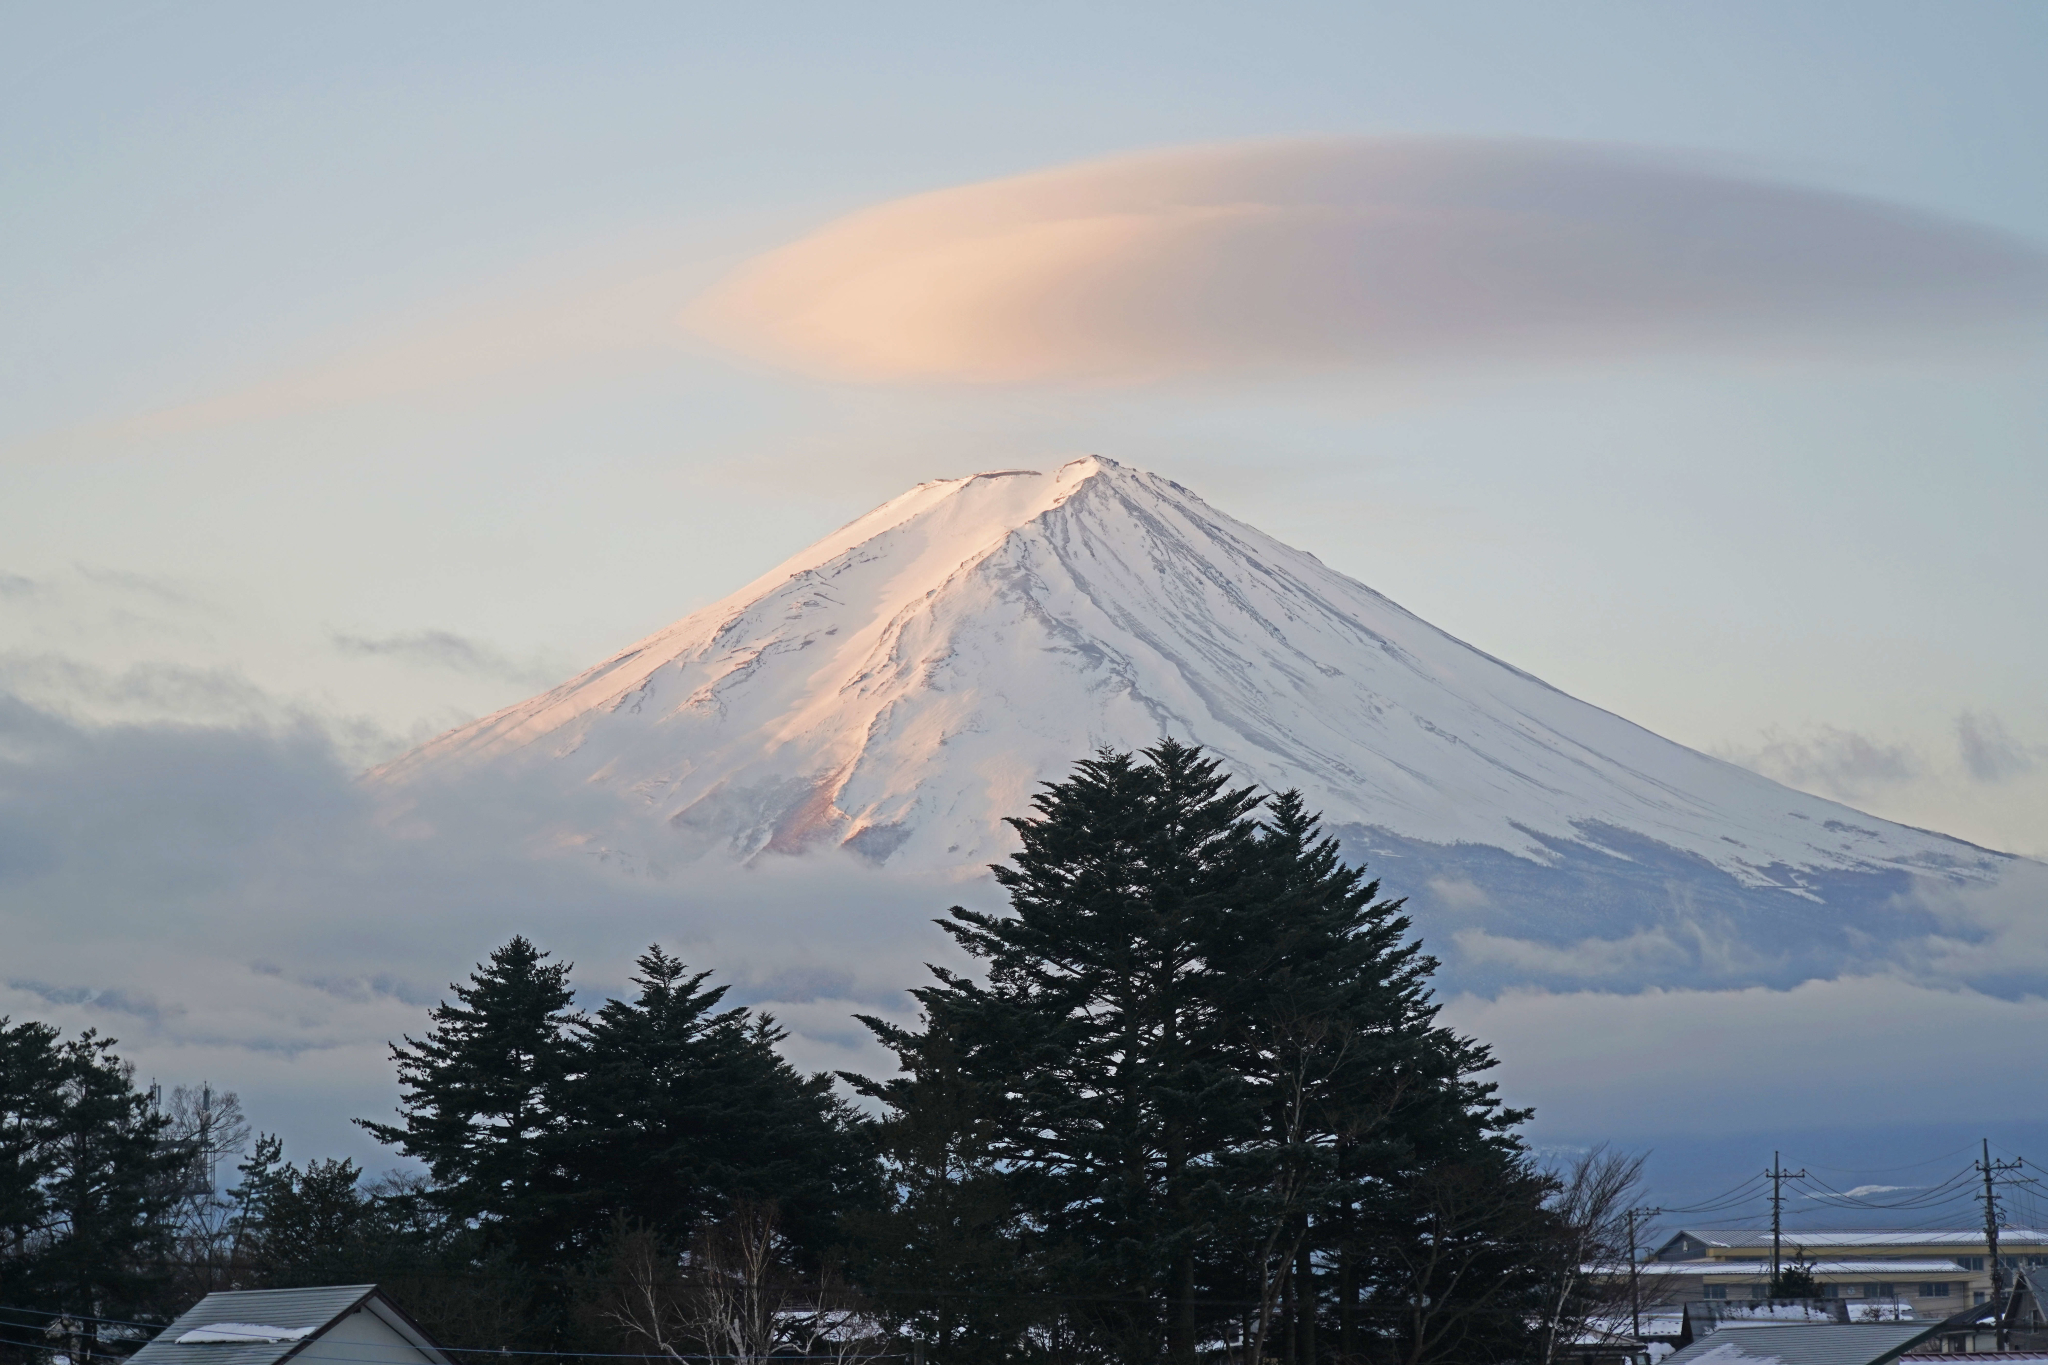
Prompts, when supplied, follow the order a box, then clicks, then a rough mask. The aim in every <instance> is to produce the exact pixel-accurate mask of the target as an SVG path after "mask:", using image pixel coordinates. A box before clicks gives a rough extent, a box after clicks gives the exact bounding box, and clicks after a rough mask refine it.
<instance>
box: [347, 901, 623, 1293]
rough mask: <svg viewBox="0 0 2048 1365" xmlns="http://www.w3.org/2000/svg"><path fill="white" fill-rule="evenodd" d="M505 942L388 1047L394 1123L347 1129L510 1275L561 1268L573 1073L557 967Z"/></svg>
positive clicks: (569, 999)
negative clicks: (390, 1149)
mask: <svg viewBox="0 0 2048 1365" xmlns="http://www.w3.org/2000/svg"><path fill="white" fill-rule="evenodd" d="M547 956H548V955H547V954H546V953H543V952H541V951H540V950H539V949H538V948H536V947H534V945H533V944H532V943H531V942H529V941H528V940H527V939H526V938H525V937H524V936H516V937H514V938H513V939H512V940H511V941H510V942H509V943H507V944H506V945H505V946H504V947H502V948H499V949H498V950H497V951H496V952H494V953H492V954H491V959H490V962H489V964H488V965H479V966H478V968H477V970H476V971H475V972H474V973H472V974H471V976H470V980H469V984H468V985H466V986H450V987H449V989H450V990H452V991H454V993H455V1003H454V1004H449V1003H448V1002H446V1001H443V1002H442V1003H441V1004H440V1005H438V1006H436V1007H435V1008H434V1010H433V1012H432V1014H431V1016H430V1017H431V1018H432V1020H433V1028H432V1029H431V1030H430V1031H429V1032H428V1034H427V1036H426V1038H425V1039H424V1040H420V1039H415V1038H411V1037H407V1038H406V1040H405V1045H404V1046H399V1045H395V1044H394V1045H393V1047H392V1049H391V1055H392V1058H393V1060H394V1061H396V1062H397V1064H398V1077H399V1082H400V1084H401V1085H402V1086H403V1087H404V1089H405V1095H404V1098H403V1099H402V1100H401V1101H400V1105H399V1112H400V1115H401V1117H402V1119H403V1122H402V1123H400V1124H387V1123H375V1122H372V1121H370V1120H368V1119H357V1120H356V1122H357V1123H358V1124H360V1125H361V1126H362V1127H364V1128H365V1129H367V1130H369V1132H370V1133H372V1134H373V1135H375V1136H376V1137H377V1139H378V1140H379V1141H382V1142H386V1143H390V1144H391V1145H392V1146H394V1147H397V1148H398V1149H399V1150H400V1151H402V1152H404V1153H405V1154H406V1155H407V1156H410V1157H415V1158H417V1159H418V1160H420V1161H422V1162H424V1163H425V1164H426V1167H427V1170H428V1171H429V1173H430V1174H431V1175H432V1178H433V1185H432V1194H431V1199H432V1201H433V1202H434V1203H435V1204H436V1205H437V1206H438V1207H439V1208H441V1209H442V1210H443V1211H444V1212H445V1213H446V1214H447V1215H448V1216H449V1217H451V1218H452V1219H454V1220H456V1221H457V1222H458V1223H461V1224H466V1225H472V1226H475V1227H476V1228H478V1229H479V1230H480V1231H481V1232H482V1233H483V1235H484V1237H485V1240H486V1243H487V1244H488V1245H491V1246H493V1247H501V1248H503V1249H505V1250H506V1251H507V1252H509V1253H510V1254H511V1255H512V1256H513V1258H514V1259H515V1260H516V1261H517V1262H518V1263H519V1264H521V1265H525V1266H534V1267H538V1266H547V1265H552V1264H555V1263H557V1262H558V1261H559V1260H560V1259H561V1254H562V1252H563V1249H564V1247H565V1245H566V1243H567V1241H568V1240H569V1238H568V1230H567V1227H566V1223H567V1214H566V1211H565V1209H564V1203H565V1198H566V1194H567V1181H566V1178H565V1176H564V1173H563V1168H562V1162H563V1150H564V1145H565V1132H566V1128H567V1115H566V1113H565V1104H564V1099H565V1095H566V1092H567V1090H568V1087H569V1083H570V1081H571V1079H572V1078H573V1077H574V1076H575V1075H576V1074H577V1073H578V1071H579V1069H580V1067H581V1064H582V1052H583V1049H582V1045H581V1043H580V1041H579V1039H578V1025H579V1024H580V1023H581V1022H582V1021H581V1016H580V1015H579V1014H578V1013H577V1012H576V1011H575V1010H574V1008H573V1000H574V996H573V994H572V992H571V991H570V989H569V980H568V976H569V967H568V965H567V964H566V963H551V962H548V961H547V960H546V959H547Z"/></svg>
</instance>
